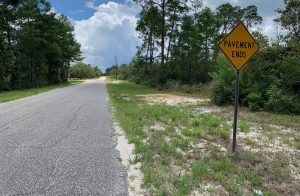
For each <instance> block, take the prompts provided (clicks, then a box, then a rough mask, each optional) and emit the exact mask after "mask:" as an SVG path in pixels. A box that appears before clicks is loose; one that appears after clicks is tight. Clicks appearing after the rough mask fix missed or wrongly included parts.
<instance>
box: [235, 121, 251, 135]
mask: <svg viewBox="0 0 300 196" xmlns="http://www.w3.org/2000/svg"><path fill="white" fill-rule="evenodd" d="M238 126H239V130H240V131H241V132H246V133H248V132H249V131H250V125H249V124H248V123H247V122H245V121H240V122H239V123H238Z"/></svg>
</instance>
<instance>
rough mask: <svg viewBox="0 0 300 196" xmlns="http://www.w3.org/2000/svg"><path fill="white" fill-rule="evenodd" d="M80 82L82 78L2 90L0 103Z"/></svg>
mask: <svg viewBox="0 0 300 196" xmlns="http://www.w3.org/2000/svg"><path fill="white" fill-rule="evenodd" d="M81 82H83V80H69V81H68V82H66V83H62V84H55V85H48V86H42V87H37V88H30V89H23V90H13V91H2V92H0V103H4V102H8V101H13V100H17V99H21V98H24V97H29V96H32V95H37V94H40V93H44V92H47V91H51V90H54V89H56V88H63V87H67V86H71V85H75V84H79V83H81Z"/></svg>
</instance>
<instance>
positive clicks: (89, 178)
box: [0, 81, 128, 195]
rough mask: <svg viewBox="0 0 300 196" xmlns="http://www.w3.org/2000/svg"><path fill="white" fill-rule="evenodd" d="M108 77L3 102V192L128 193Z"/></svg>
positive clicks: (0, 184) (0, 128) (0, 112)
mask: <svg viewBox="0 0 300 196" xmlns="http://www.w3.org/2000/svg"><path fill="white" fill-rule="evenodd" d="M112 135H113V129H112V120H111V116H110V112H109V109H108V105H107V92H106V87H105V84H104V82H103V81H89V82H85V83H83V84H79V85H75V86H71V87H66V88H61V89H56V90H54V91H51V92H47V93H43V94H40V95H36V96H33V97H28V98H24V99H20V100H17V101H12V102H8V103H4V104H0V195H127V194H128V193H127V172H126V170H125V168H124V166H123V165H121V164H120V162H119V161H118V159H117V158H118V152H117V151H116V149H115V145H116V143H115V141H114V140H113V139H112Z"/></svg>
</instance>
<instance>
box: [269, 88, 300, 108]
mask: <svg viewBox="0 0 300 196" xmlns="http://www.w3.org/2000/svg"><path fill="white" fill-rule="evenodd" d="M267 95H268V97H269V99H268V100H267V102H266V108H267V109H268V110H269V111H273V112H276V113H297V112H298V113H299V105H298V107H295V106H297V100H296V99H295V97H294V96H293V95H288V94H287V93H286V92H284V91H283V90H282V89H280V88H279V87H278V86H276V85H273V86H271V88H270V89H269V90H268V91H267ZM297 110H298V111H297Z"/></svg>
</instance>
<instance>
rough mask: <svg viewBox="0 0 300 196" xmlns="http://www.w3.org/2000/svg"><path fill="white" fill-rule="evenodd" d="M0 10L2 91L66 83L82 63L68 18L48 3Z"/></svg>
mask: <svg viewBox="0 0 300 196" xmlns="http://www.w3.org/2000/svg"><path fill="white" fill-rule="evenodd" d="M0 10H1V17H0V23H1V25H0V52H1V53H0V90H11V89H22V88H29V87H37V86H42V85H46V84H54V83H62V82H66V81H67V79H68V68H69V65H70V63H71V62H72V61H74V60H76V59H80V45H79V44H78V43H77V42H76V41H75V38H74V35H73V30H74V29H73V26H72V24H71V22H70V21H69V20H68V18H67V17H65V16H58V15H56V14H55V13H50V12H49V11H50V10H51V6H50V4H49V3H48V2H47V1H45V0H42V1H38V0H24V1H3V2H1V3H0Z"/></svg>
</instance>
